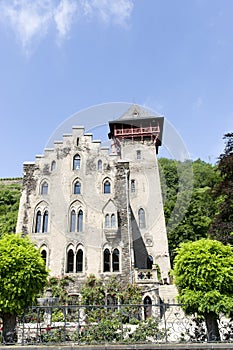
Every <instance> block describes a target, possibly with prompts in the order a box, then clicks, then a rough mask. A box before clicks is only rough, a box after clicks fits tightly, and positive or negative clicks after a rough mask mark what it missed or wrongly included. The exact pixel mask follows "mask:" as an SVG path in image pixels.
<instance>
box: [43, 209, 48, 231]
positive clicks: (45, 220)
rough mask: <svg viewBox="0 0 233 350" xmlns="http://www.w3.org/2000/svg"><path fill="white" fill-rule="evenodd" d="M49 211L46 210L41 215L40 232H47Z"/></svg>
mask: <svg viewBox="0 0 233 350" xmlns="http://www.w3.org/2000/svg"><path fill="white" fill-rule="evenodd" d="M48 221H49V213H48V211H47V210H46V211H45V212H44V215H43V225H42V232H48Z"/></svg>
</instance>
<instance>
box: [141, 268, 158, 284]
mask: <svg viewBox="0 0 233 350" xmlns="http://www.w3.org/2000/svg"><path fill="white" fill-rule="evenodd" d="M135 282H136V283H138V284H140V283H158V282H159V281H158V270H157V269H152V270H149V269H148V270H147V269H135Z"/></svg>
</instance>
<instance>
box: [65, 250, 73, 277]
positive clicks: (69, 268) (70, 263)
mask: <svg viewBox="0 0 233 350" xmlns="http://www.w3.org/2000/svg"><path fill="white" fill-rule="evenodd" d="M66 272H74V252H73V250H72V249H70V250H69V251H68V253H67V269H66Z"/></svg>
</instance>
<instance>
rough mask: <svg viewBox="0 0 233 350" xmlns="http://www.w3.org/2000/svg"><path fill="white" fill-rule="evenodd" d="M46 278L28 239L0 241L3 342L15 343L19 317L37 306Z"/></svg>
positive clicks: (9, 236) (17, 237)
mask: <svg viewBox="0 0 233 350" xmlns="http://www.w3.org/2000/svg"><path fill="white" fill-rule="evenodd" d="M47 276H48V273H47V271H46V267H45V264H44V261H43V259H42V257H41V255H40V253H39V251H38V250H37V249H36V248H35V246H34V244H33V243H32V242H31V241H30V240H29V239H28V238H27V237H25V238H22V237H21V236H20V235H16V234H7V235H4V236H3V238H2V239H1V240H0V280H1V284H0V314H1V317H2V320H3V340H4V342H6V343H13V342H15V341H16V339H17V334H16V316H17V315H18V314H20V313H21V312H22V311H23V310H24V309H25V308H26V307H27V306H30V305H31V304H32V303H33V302H36V297H37V296H38V293H39V292H41V291H43V289H44V287H45V285H46V282H47Z"/></svg>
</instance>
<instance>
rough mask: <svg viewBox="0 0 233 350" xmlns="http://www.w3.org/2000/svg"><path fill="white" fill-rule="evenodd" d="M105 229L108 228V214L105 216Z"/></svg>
mask: <svg viewBox="0 0 233 350" xmlns="http://www.w3.org/2000/svg"><path fill="white" fill-rule="evenodd" d="M105 227H110V218H109V214H106V215H105Z"/></svg>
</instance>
